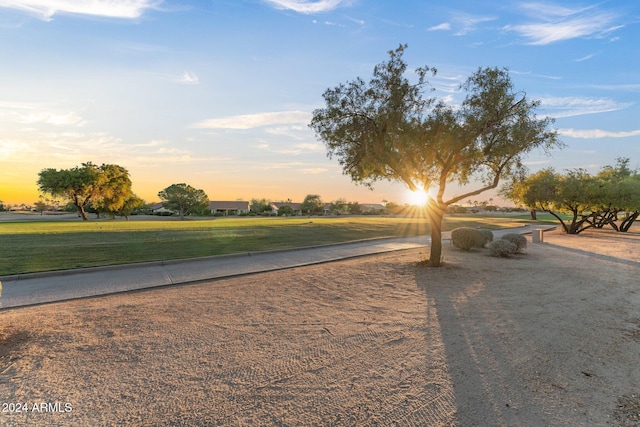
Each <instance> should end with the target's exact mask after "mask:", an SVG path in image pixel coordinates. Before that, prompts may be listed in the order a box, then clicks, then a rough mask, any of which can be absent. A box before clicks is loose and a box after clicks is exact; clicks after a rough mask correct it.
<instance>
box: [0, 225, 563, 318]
mask: <svg viewBox="0 0 640 427" xmlns="http://www.w3.org/2000/svg"><path fill="white" fill-rule="evenodd" d="M540 228H542V229H545V230H549V229H552V228H555V226H549V225H527V226H524V227H517V228H509V229H500V230H492V231H493V233H494V236H496V237H499V236H500V235H502V234H505V233H520V234H528V233H531V231H532V230H533V229H540ZM442 238H443V240H448V239H449V238H450V233H448V232H445V233H443V236H442ZM429 243H430V238H429V237H428V236H426V235H424V236H416V237H404V238H389V239H374V240H365V241H359V242H352V243H342V244H335V245H324V246H313V247H306V248H298V249H291V250H281V251H267V252H251V253H241V254H235V255H225V256H215V257H206V258H194V259H187V260H174V261H162V262H149V263H140V264H125V265H116V266H107V267H96V268H84V269H77V270H64V271H53V272H46V273H33V274H22V275H15V276H0V291H1V292H2V294H1V297H0V298H1V299H0V307H1V308H0V309H8V308H17V307H24V306H30V305H38V304H46V303H52V302H59V301H66V300H72V299H78V298H87V297H94V296H100V295H108V294H114V293H119V292H127V291H134V290H139V289H152V288H158V287H162V286H167V285H177V284H187V283H196V282H202V281H206V280H213V279H221V278H228V277H234V276H241V275H246V274H254V273H260V272H265V271H274V270H283V269H288V268H293V267H300V266H304V265H312V264H320V263H325V262H331V261H337V260H341V259H347V258H355V257H360V256H366V255H372V254H379V253H384V252H393V251H400V250H405V249H413V248H419V247H425V246H427V245H428V244H429Z"/></svg>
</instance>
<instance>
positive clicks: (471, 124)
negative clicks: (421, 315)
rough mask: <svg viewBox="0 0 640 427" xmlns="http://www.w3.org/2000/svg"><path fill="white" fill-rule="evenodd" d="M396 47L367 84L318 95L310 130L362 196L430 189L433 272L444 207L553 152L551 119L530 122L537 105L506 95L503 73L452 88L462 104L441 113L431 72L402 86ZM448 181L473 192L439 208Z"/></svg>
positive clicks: (481, 73) (487, 72)
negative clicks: (368, 190)
mask: <svg viewBox="0 0 640 427" xmlns="http://www.w3.org/2000/svg"><path fill="white" fill-rule="evenodd" d="M405 48H406V45H401V46H399V47H398V48H397V49H396V50H395V51H391V52H389V56H390V59H389V60H388V61H387V62H383V63H381V64H379V65H377V66H376V67H375V68H374V70H373V77H372V79H371V80H370V82H369V83H366V82H365V81H364V80H363V79H361V78H357V79H356V80H354V81H351V82H348V83H346V84H341V85H339V86H337V87H335V88H334V89H328V90H326V91H325V92H324V94H323V98H324V100H325V103H326V107H325V108H321V109H317V110H315V111H314V112H313V117H312V120H311V123H310V127H311V128H313V129H314V130H315V132H316V136H317V137H318V138H319V139H320V140H322V141H323V142H324V143H325V145H326V147H327V150H328V153H329V156H336V157H338V160H339V162H340V164H341V165H342V167H343V170H344V172H345V173H346V174H348V175H350V176H351V179H352V180H353V181H355V182H356V183H361V184H364V185H366V186H369V187H371V186H372V185H373V183H374V182H376V181H378V180H392V181H400V182H403V183H404V184H405V185H406V186H407V187H408V188H409V190H412V191H415V190H420V189H425V190H428V189H430V188H431V187H434V186H435V187H436V188H437V190H436V196H435V198H430V200H429V203H428V207H429V209H428V215H429V223H430V227H431V255H430V260H429V264H430V265H432V266H439V265H440V264H441V253H442V219H443V216H444V213H445V211H446V208H447V207H448V206H449V205H451V204H453V203H456V202H458V201H460V200H465V199H468V198H469V197H471V196H475V195H477V194H480V193H482V192H484V191H486V190H489V189H492V188H496V187H497V186H498V184H499V182H500V179H502V178H505V177H508V176H510V175H513V174H515V173H517V172H519V171H521V170H522V169H523V168H524V167H523V165H522V159H523V156H524V155H525V154H526V153H528V152H530V151H531V150H533V149H535V148H541V149H543V150H545V151H547V150H549V149H550V148H552V147H554V146H558V145H559V144H558V143H557V140H556V132H555V131H551V130H548V127H549V125H550V124H551V123H552V121H553V120H552V119H550V118H544V119H538V118H536V115H535V110H536V109H537V107H538V106H539V105H540V103H539V101H530V100H528V99H527V97H526V95H525V94H524V92H515V91H514V90H513V85H512V82H511V79H510V78H509V74H508V71H507V70H506V69H498V68H480V69H478V71H476V72H475V73H474V74H473V75H472V76H471V77H469V79H468V80H467V81H466V82H465V83H464V84H463V85H462V86H461V87H460V88H461V89H462V90H464V91H466V93H467V96H466V98H465V99H464V101H463V102H462V104H461V105H457V106H449V105H447V104H445V102H444V101H437V100H436V99H434V98H425V95H424V93H423V92H424V90H425V88H427V87H429V86H428V82H427V76H428V75H429V74H435V73H436V70H435V69H434V68H429V67H423V68H417V69H415V70H413V71H414V73H415V80H414V81H411V82H410V81H409V79H408V78H407V77H405V72H406V71H407V68H408V67H407V64H406V63H405V62H404V61H403V59H402V55H403V53H404V50H405ZM450 182H457V183H458V184H460V185H461V186H464V185H466V184H469V183H471V182H473V183H478V185H479V186H480V188H476V189H471V190H468V191H467V192H464V191H463V192H462V194H460V195H459V196H453V197H451V198H450V199H448V200H445V198H444V195H445V190H446V187H447V184H448V183H450Z"/></svg>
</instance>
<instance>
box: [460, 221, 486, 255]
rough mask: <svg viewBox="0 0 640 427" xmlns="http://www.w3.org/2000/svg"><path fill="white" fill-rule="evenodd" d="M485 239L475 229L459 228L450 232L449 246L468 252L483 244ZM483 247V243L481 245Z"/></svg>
mask: <svg viewBox="0 0 640 427" xmlns="http://www.w3.org/2000/svg"><path fill="white" fill-rule="evenodd" d="M485 239H486V237H485V236H484V235H483V234H482V233H481V232H480V231H479V230H477V229H475V228H470V227H460V228H455V229H453V230H451V244H452V245H453V246H455V247H456V248H458V249H462V250H463V251H469V250H471V249H472V248H476V247H478V246H479V244H480V243H481V242H484V241H485ZM482 246H484V243H482Z"/></svg>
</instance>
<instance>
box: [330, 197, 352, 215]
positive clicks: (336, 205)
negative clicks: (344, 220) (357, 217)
mask: <svg viewBox="0 0 640 427" xmlns="http://www.w3.org/2000/svg"><path fill="white" fill-rule="evenodd" d="M329 211H330V212H331V213H332V214H334V215H343V214H346V213H349V204H348V203H347V201H346V200H345V199H337V200H334V201H332V202H331V203H330V206H329Z"/></svg>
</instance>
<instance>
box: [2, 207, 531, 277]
mask: <svg viewBox="0 0 640 427" xmlns="http://www.w3.org/2000/svg"><path fill="white" fill-rule="evenodd" d="M526 222H528V221H527V218H526V216H525V217H524V218H520V217H509V218H505V217H497V216H496V217H471V216H465V217H461V216H456V217H449V218H445V223H444V229H445V230H450V229H453V228H455V227H460V226H473V227H477V226H482V227H486V228H497V227H513V226H517V225H521V224H523V223H526ZM428 232H429V226H428V224H427V222H426V220H425V219H423V218H394V217H337V218H336V217H327V218H324V217H313V218H307V217H304V218H235V219H226V218H225V219H203V220H187V221H173V220H144V219H137V220H135V221H120V220H115V221H114V220H101V221H88V222H82V221H55V220H54V221H14V222H9V221H6V222H2V223H0V242H1V244H0V276H3V275H10V274H22V273H31V272H41V271H51V270H64V269H70V268H83V267H93V266H101V265H113V264H124V263H134V262H145V261H161V260H168V259H181V258H192V257H203V256H211V255H223V254H231V253H239V252H256V251H264V250H273V249H286V248H296V247H303V246H313V245H322V244H329V243H337V242H347V241H353V240H361V239H371V238H380V237H397V236H415V235H423V234H427V233H428Z"/></svg>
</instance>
